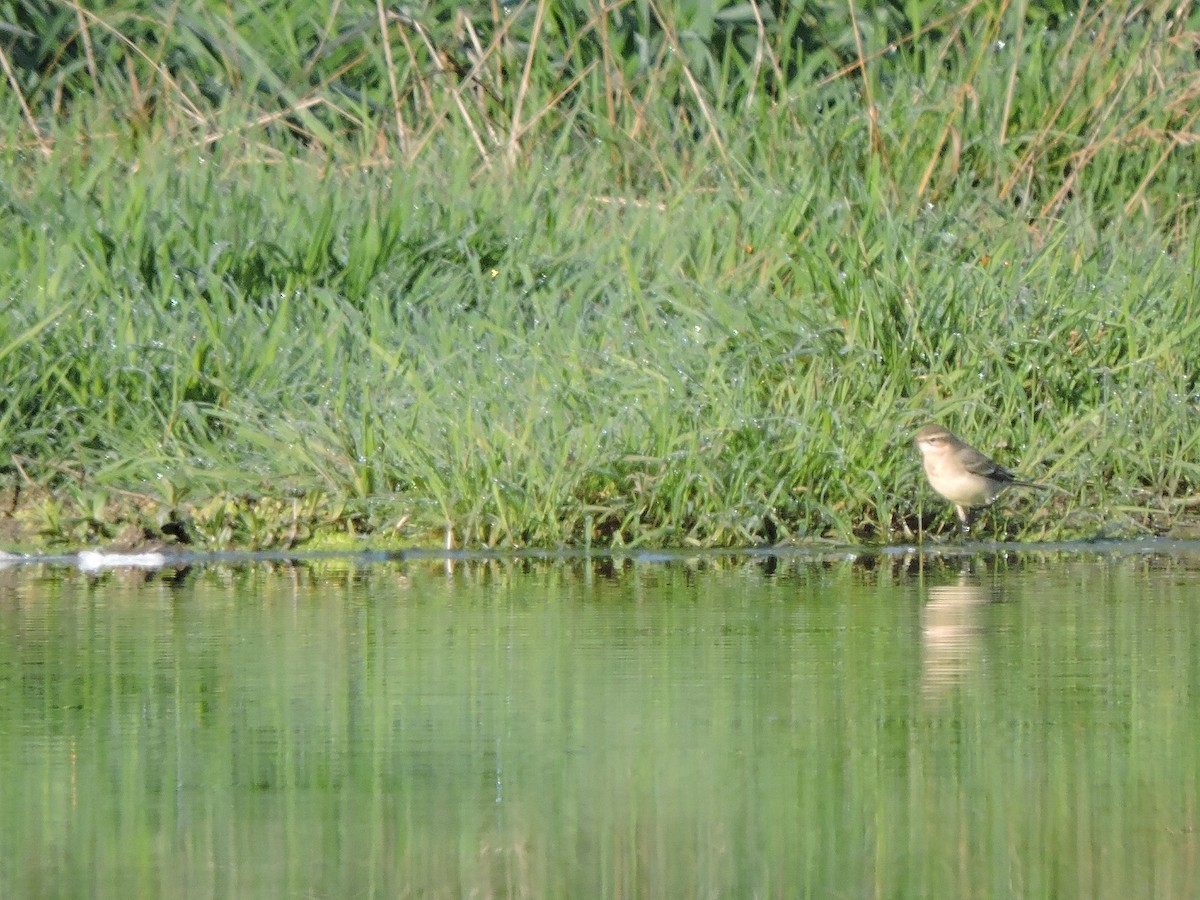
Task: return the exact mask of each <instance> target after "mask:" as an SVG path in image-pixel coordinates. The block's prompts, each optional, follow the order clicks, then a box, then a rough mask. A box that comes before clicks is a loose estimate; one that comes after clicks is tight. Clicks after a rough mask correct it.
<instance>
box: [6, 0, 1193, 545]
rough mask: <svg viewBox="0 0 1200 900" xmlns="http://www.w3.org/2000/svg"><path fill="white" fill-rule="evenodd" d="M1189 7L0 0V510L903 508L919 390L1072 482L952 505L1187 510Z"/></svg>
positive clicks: (118, 531) (32, 519)
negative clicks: (1058, 491) (1033, 493)
mask: <svg viewBox="0 0 1200 900" xmlns="http://www.w3.org/2000/svg"><path fill="white" fill-rule="evenodd" d="M1198 45H1200V9H1198V8H1197V6H1196V5H1195V4H1193V3H1192V2H1190V0H1184V2H1182V3H1180V2H1178V0H1175V2H1171V3H1124V4H1099V5H1090V4H1086V3H1084V4H1078V5H1077V4H1071V3H1054V2H1051V3H1045V4H1036V5H1029V4H1023V3H1017V4H1009V3H1001V2H983V0H969V2H967V3H966V4H965V5H961V6H957V7H955V8H954V9H953V10H950V11H947V8H946V7H945V5H943V4H936V3H932V2H922V0H911V2H906V3H894V4H856V3H854V2H851V3H849V4H842V3H833V2H812V3H805V4H785V3H772V4H764V3H761V2H758V0H749V2H745V3H743V2H728V3H721V2H718V0H690V2H689V0H681V2H678V3H675V4H666V3H664V2H662V0H630V2H624V0H613V2H609V3H607V4H600V3H598V2H595V0H582V2H565V0H541V2H537V0H527V2H521V3H515V4H509V5H498V4H491V5H488V4H468V5H467V6H461V5H459V4H451V3H444V2H430V3H425V4H421V5H419V6H417V7H403V8H401V7H387V6H385V5H384V4H383V3H382V2H379V3H377V4H376V6H375V7H374V8H371V9H365V8H364V5H363V4H341V3H335V4H333V6H332V7H325V6H322V5H320V4H309V3H300V2H288V0H276V2H270V0H268V2H266V3H240V2H237V0H226V2H221V3H216V2H207V3H196V4H168V3H159V2H150V0H141V2H124V3H117V2H100V3H96V4H89V5H88V8H86V9H85V8H84V7H83V6H82V5H79V4H77V3H70V2H63V0H36V2H15V3H14V2H7V3H4V2H0V50H2V54H0V64H2V66H3V69H4V72H3V77H4V79H5V81H6V87H5V89H4V91H3V92H0V98H2V99H0V162H2V164H3V166H4V171H5V172H6V173H8V178H7V184H6V186H5V187H4V192H3V195H0V224H2V227H3V233H4V235H5V240H4V242H3V246H2V247H0V383H2V384H3V386H4V390H3V393H2V395H0V461H2V465H3V468H2V470H0V483H2V484H3V485H4V486H5V487H6V498H7V499H6V502H5V504H4V509H5V514H4V517H3V519H2V520H0V528H2V529H5V530H4V531H3V532H2V533H0V536H3V537H5V539H6V540H7V541H8V542H10V543H16V544H18V545H22V544H38V543H41V544H64V543H65V544H68V545H80V544H85V543H103V542H106V541H112V540H118V541H124V542H127V543H133V544H136V543H138V542H139V541H141V540H145V539H148V538H149V539H162V538H165V539H168V540H174V541H180V542H186V543H190V544H192V545H195V546H200V547H208V546H232V545H235V546H258V547H267V546H291V545H294V544H298V543H308V544H309V545H314V544H316V545H319V544H320V543H322V542H324V543H326V544H328V543H330V542H332V541H335V540H343V541H344V540H353V541H354V543H355V545H358V544H359V543H361V542H363V541H364V540H365V541H367V542H369V543H371V544H372V545H375V546H388V545H396V544H401V545H413V544H418V545H427V546H430V545H431V546H439V545H442V544H444V543H448V544H452V545H455V546H468V547H475V546H481V545H487V546H531V545H532V546H544V547H553V546H559V545H577V546H618V545H647V546H657V545H661V546H681V545H688V546H692V545H696V546H736V545H746V544H758V543H764V542H780V541H795V540H830V539H832V540H837V541H860V540H868V541H894V540H911V539H912V537H913V536H914V535H918V534H920V533H922V532H923V530H924V529H926V528H928V529H930V530H933V531H947V532H949V531H952V530H953V528H954V525H953V517H952V516H951V515H949V514H948V511H947V509H946V504H944V503H942V502H940V501H939V500H937V498H934V497H932V496H931V495H930V494H929V492H928V489H927V488H926V487H925V486H924V484H923V482H922V480H921V478H920V472H919V467H918V465H917V462H916V458H915V454H914V452H913V451H912V448H911V446H910V443H909V441H910V438H911V434H912V432H913V431H914V430H915V428H916V427H917V426H919V425H920V424H922V423H923V422H924V421H926V420H928V419H931V418H932V419H938V420H940V421H943V422H944V423H945V424H947V425H949V426H950V427H952V428H953V429H954V430H956V431H958V432H960V433H961V434H963V436H964V437H967V438H968V439H969V440H971V441H972V442H973V443H975V444H977V445H979V446H981V447H983V448H987V449H988V450H992V451H994V452H995V455H996V456H997V458H998V459H1000V460H1001V461H1002V462H1004V463H1005V464H1007V465H1010V466H1012V467H1014V468H1016V469H1018V470H1019V471H1020V472H1021V473H1022V474H1023V475H1026V476H1028V477H1038V478H1048V479H1050V480H1052V481H1054V482H1056V483H1058V484H1059V485H1061V486H1062V487H1063V488H1064V489H1065V490H1066V492H1067V493H1066V494H1064V495H1062V496H1054V497H1049V496H1048V497H1046V498H1038V497H1033V498H1028V499H1027V500H1023V501H1014V502H1013V503H1007V502H1006V503H1005V504H1002V506H1001V508H1000V509H999V510H998V511H996V512H995V513H993V514H992V515H990V516H989V517H987V518H985V520H984V522H985V531H986V530H987V528H989V527H990V528H991V529H992V531H991V533H992V534H994V535H997V536H1011V537H1020V538H1064V537H1093V536H1098V535H1105V536H1113V535H1122V534H1129V533H1144V532H1146V531H1154V532H1162V531H1168V530H1170V531H1172V532H1173V533H1177V534H1178V533H1186V532H1187V529H1188V528H1189V527H1190V523H1189V510H1190V509H1192V508H1193V507H1194V506H1195V505H1196V497H1197V494H1198V493H1200V428H1197V424H1198V420H1197V416H1196V412H1195V406H1196V400H1197V390H1198V386H1197V371H1198V360H1200V316H1197V314H1196V313H1197V310H1196V305H1197V298H1198V297H1200V291H1198V288H1200V283H1198V282H1200V268H1198V262H1200V228H1198V221H1197V220H1198V210H1197V198H1198V197H1200V165H1198V164H1197V163H1198V160H1197V158H1196V149H1195V147H1196V140H1197V137H1198V136H1200V126H1198V123H1197V119H1198V117H1200V73H1198V69H1197V65H1196V60H1197V46H1198ZM1017 502H1022V503H1027V504H1029V505H1027V506H1024V507H1018V506H1017V505H1016V503H1017ZM1043 504H1044V505H1043ZM987 523H990V525H988V524H987ZM339 535H340V536H342V537H341V538H339V537H338V536H339Z"/></svg>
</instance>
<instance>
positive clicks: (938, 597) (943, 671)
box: [921, 571, 991, 697]
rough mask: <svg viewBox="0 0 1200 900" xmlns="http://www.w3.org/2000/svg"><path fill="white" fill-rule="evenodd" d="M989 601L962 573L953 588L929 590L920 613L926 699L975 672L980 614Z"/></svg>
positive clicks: (986, 592)
mask: <svg viewBox="0 0 1200 900" xmlns="http://www.w3.org/2000/svg"><path fill="white" fill-rule="evenodd" d="M990 599H991V596H990V592H989V591H988V590H987V589H986V588H984V587H983V585H981V584H980V583H979V582H978V580H976V579H975V577H974V576H972V575H970V574H969V573H968V572H966V571H964V572H963V573H962V574H960V575H959V578H958V581H957V582H956V583H954V584H941V585H936V586H934V587H930V588H929V597H928V599H927V600H926V602H925V606H924V607H923V608H922V610H921V651H922V668H921V672H922V686H923V688H924V692H925V695H926V696H930V697H938V696H942V695H944V694H945V693H946V692H947V691H949V690H950V689H951V688H953V687H955V686H957V685H959V684H961V683H962V682H963V681H964V680H966V679H967V678H968V677H969V676H970V675H971V674H972V673H973V672H974V671H975V670H976V667H977V666H978V664H979V657H980V654H981V652H982V651H981V643H982V639H983V625H982V623H981V622H980V610H981V609H982V608H983V607H984V606H986V605H987V603H988V602H989V600H990Z"/></svg>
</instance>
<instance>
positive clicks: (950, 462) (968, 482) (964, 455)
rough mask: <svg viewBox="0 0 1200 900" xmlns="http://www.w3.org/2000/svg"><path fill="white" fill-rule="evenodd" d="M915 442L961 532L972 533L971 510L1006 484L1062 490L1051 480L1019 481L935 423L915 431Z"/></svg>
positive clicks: (988, 502) (987, 502) (988, 500)
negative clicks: (952, 508) (949, 503)
mask: <svg viewBox="0 0 1200 900" xmlns="http://www.w3.org/2000/svg"><path fill="white" fill-rule="evenodd" d="M914 442H915V443H916V445H917V449H918V450H920V451H921V457H922V459H923V461H924V463H925V475H926V477H927V478H928V479H929V486H930V487H932V488H933V489H934V490H935V491H937V493H939V494H941V495H942V496H943V497H945V498H946V499H947V500H949V501H950V502H951V503H953V504H954V508H955V510H956V511H957V512H958V521H959V525H960V526H961V528H962V533H963V534H964V535H968V534H970V533H971V519H972V511H973V510H974V509H975V508H977V507H980V506H990V505H991V503H992V502H993V501H994V500H995V499H996V498H997V497H998V496H1000V492H1001V491H1003V490H1004V489H1005V488H1010V487H1022V488H1033V489H1034V490H1062V489H1061V488H1056V487H1055V486H1054V485H1050V484H1037V483H1036V482H1033V481H1022V480H1021V479H1019V478H1017V476H1016V475H1014V474H1013V473H1012V472H1010V471H1009V470H1008V469H1006V468H1004V466H1002V465H1000V464H999V463H997V462H996V461H995V460H993V459H991V458H989V457H987V456H985V455H984V454H983V453H980V452H979V451H978V450H976V449H975V448H974V447H972V446H971V445H970V444H968V443H966V442H965V441H963V440H962V439H961V438H959V437H958V436H957V435H955V434H954V433H953V432H952V431H949V430H948V429H946V428H944V427H942V426H941V425H938V424H936V423H931V424H929V425H926V426H924V427H923V428H922V429H921V430H920V431H918V432H917V436H916V438H915V441H914Z"/></svg>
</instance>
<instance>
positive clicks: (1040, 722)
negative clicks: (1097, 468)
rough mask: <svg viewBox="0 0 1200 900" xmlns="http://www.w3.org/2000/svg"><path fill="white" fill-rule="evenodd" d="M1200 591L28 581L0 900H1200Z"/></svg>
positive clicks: (709, 579) (1143, 583) (874, 574)
mask: <svg viewBox="0 0 1200 900" xmlns="http://www.w3.org/2000/svg"><path fill="white" fill-rule="evenodd" d="M1198 638H1200V557H1197V556H1188V555H1187V554H1171V555H1162V554H1149V553H1145V552H1138V553H1110V554H1109V555H1107V556H1098V555H1097V556H1082V555H1073V554H1069V553H1059V554H1056V553H1049V552H1047V553H1043V554H1040V555H1034V556H1025V557H1015V556H1005V555H996V554H993V555H980V556H974V557H963V558H958V559H944V558H932V559H930V558H922V557H911V558H903V557H899V556H897V557H886V556H885V557H866V558H862V559H859V560H857V561H848V560H847V561H825V562H812V561H804V560H799V559H791V560H789V559H786V558H783V559H774V558H759V559H753V558H738V557H710V558H705V559H698V560H690V561H689V560H675V561H669V562H651V561H620V560H617V561H613V560H600V561H590V562H585V561H573V562H558V563H547V562H495V561H493V562H462V561H459V562H455V563H447V562H442V561H431V560H425V561H409V562H389V563H378V564H374V565H369V566H368V565H362V566H356V565H354V564H352V563H348V562H345V561H332V562H331V561H321V562H312V563H304V564H299V565H294V566H293V565H281V564H272V565H268V564H253V565H242V566H228V565H226V566H214V567H192V568H190V569H187V570H183V571H176V572H164V573H157V574H151V575H146V574H137V573H129V572H110V573H105V574H101V575H99V576H93V575H83V574H81V573H79V572H77V571H74V570H72V569H69V568H63V567H59V568H52V567H37V568H34V567H18V568H13V569H9V570H6V571H3V572H0V698H2V705H0V822H3V823H4V824H3V827H2V828H0V896H2V897H93V898H107V897H121V898H127V897H156V898H157V897H164V898H173V897H220V898H225V897H284V898H287V897H296V898H301V897H304V898H308V897H330V898H374V897H381V898H392V897H465V896H473V897H513V896H517V897H572V898H591V897H737V898H749V897H785V898H789V897H820V898H826V897H848V898H860V897H887V898H920V897H953V898H965V897H1089V898H1102V897H1114V898H1116V897H1120V898H1126V897H1194V896H1198V895H1200V832H1198V831H1197V815H1198V812H1197V803H1198V799H1200V794H1198V791H1197V778H1198V773H1200V758H1198V755H1200V751H1198V746H1200V699H1198V698H1197V695H1196V692H1197V688H1198V687H1200V665H1198V663H1197V658H1198V657H1197V652H1196V648H1197V639H1198Z"/></svg>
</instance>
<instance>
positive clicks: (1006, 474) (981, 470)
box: [958, 447, 1016, 481]
mask: <svg viewBox="0 0 1200 900" xmlns="http://www.w3.org/2000/svg"><path fill="white" fill-rule="evenodd" d="M958 459H959V462H961V463H962V464H963V465H964V466H966V467H967V471H968V472H971V473H972V474H974V475H982V476H984V477H985V478H991V479H994V480H995V481H1013V480H1015V479H1016V476H1015V475H1013V473H1012V472H1010V471H1008V469H1006V468H1004V466H1001V465H999V464H997V463H996V461H995V460H993V459H989V458H988V457H986V456H984V455H983V454H982V453H980V452H979V451H978V450H976V449H975V448H974V447H964V448H963V449H962V450H960V451H959V452H958Z"/></svg>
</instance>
